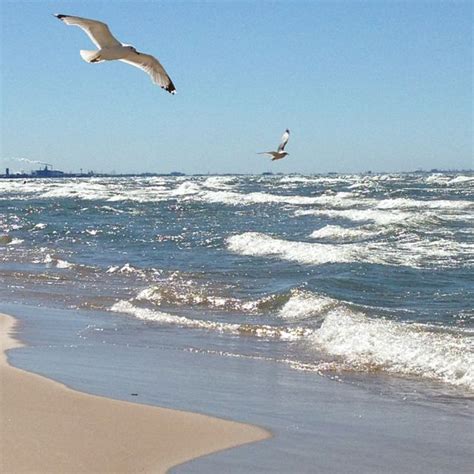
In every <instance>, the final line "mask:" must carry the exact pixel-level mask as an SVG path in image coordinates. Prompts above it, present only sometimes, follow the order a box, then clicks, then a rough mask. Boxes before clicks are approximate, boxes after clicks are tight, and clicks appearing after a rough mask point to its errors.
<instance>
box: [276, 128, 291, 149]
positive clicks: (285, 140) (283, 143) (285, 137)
mask: <svg viewBox="0 0 474 474" xmlns="http://www.w3.org/2000/svg"><path fill="white" fill-rule="evenodd" d="M289 139H290V131H289V130H288V129H286V130H285V133H284V134H283V136H282V137H281V143H280V146H279V147H278V151H283V150H284V149H285V147H286V144H287V143H288V140H289Z"/></svg>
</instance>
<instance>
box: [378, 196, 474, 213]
mask: <svg viewBox="0 0 474 474" xmlns="http://www.w3.org/2000/svg"><path fill="white" fill-rule="evenodd" d="M377 208H378V209H473V210H474V203H472V202H469V201H462V200H446V199H445V200H442V199H436V200H431V201H428V200H424V201H420V200H418V199H408V198H396V199H383V200H382V201H380V202H379V203H378V204H377Z"/></svg>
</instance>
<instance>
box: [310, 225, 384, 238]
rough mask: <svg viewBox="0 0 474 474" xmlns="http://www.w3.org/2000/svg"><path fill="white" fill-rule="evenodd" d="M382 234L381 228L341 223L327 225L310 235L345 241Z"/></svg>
mask: <svg viewBox="0 0 474 474" xmlns="http://www.w3.org/2000/svg"><path fill="white" fill-rule="evenodd" d="M380 234H381V231H380V230H370V229H363V228H361V227H358V228H356V229H351V228H347V227H341V226H339V225H326V226H324V227H322V228H321V229H317V230H315V231H314V232H312V233H311V235H310V237H311V238H313V239H328V240H336V241H342V242H345V241H348V240H349V241H351V240H357V239H361V238H368V237H374V236H377V235H380Z"/></svg>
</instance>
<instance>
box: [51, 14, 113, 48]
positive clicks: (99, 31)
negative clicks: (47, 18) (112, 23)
mask: <svg viewBox="0 0 474 474" xmlns="http://www.w3.org/2000/svg"><path fill="white" fill-rule="evenodd" d="M54 16H55V17H56V18H58V19H59V20H61V21H62V22H64V23H66V25H74V26H78V27H79V28H81V29H82V30H84V31H85V32H86V33H87V36H89V38H90V39H91V40H92V42H93V43H94V44H95V45H96V46H97V47H98V48H111V47H113V46H121V45H122V43H120V42H119V41H117V40H116V39H115V38H114V37H113V35H112V33H111V32H110V30H109V27H108V26H107V25H106V24H105V23H102V22H101V21H97V20H88V19H87V18H80V17H78V16H69V15H58V14H55V15H54Z"/></svg>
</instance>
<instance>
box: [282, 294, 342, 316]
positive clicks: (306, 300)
mask: <svg viewBox="0 0 474 474" xmlns="http://www.w3.org/2000/svg"><path fill="white" fill-rule="evenodd" d="M337 304H338V302H337V301H336V300H334V299H332V298H329V297H328V296H324V295H317V294H314V293H311V292H309V291H294V292H293V294H292V296H291V297H290V299H289V300H288V301H287V302H286V303H285V304H284V305H283V306H282V308H281V309H280V310H279V311H278V316H279V317H280V318H283V319H286V320H288V321H299V320H303V319H308V318H313V319H314V318H315V317H316V318H321V317H323V316H324V314H325V313H326V312H327V311H328V310H329V309H330V308H333V307H335V306H336V305H337Z"/></svg>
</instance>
